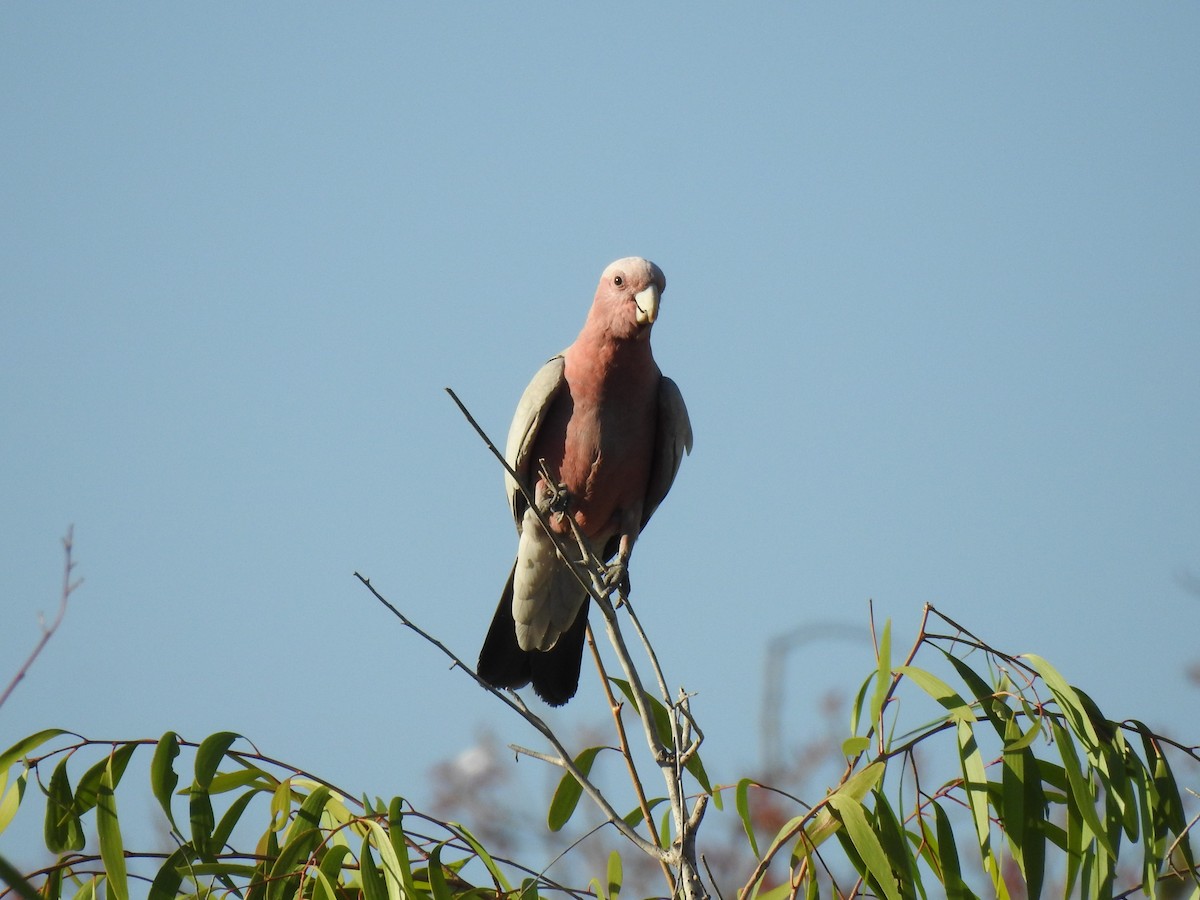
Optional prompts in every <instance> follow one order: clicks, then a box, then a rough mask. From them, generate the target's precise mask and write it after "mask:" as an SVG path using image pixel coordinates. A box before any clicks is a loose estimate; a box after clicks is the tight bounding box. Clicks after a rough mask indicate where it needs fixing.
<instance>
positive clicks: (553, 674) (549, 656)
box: [529, 599, 591, 706]
mask: <svg viewBox="0 0 1200 900" xmlns="http://www.w3.org/2000/svg"><path fill="white" fill-rule="evenodd" d="M590 605H591V603H590V602H589V601H588V600H586V599H585V600H584V601H583V603H582V604H580V607H579V612H577V613H576V614H575V621H574V622H572V623H571V627H570V628H568V629H567V630H566V631H564V632H563V633H562V635H561V636H560V637H559V639H558V641H557V642H556V643H555V644H554V646H553V647H551V648H550V649H549V650H547V651H546V652H545V653H530V654H529V665H530V673H531V676H532V681H533V689H534V690H535V691H536V692H537V695H538V696H539V697H541V698H542V699H543V700H545V701H546V702H547V703H549V704H550V705H551V706H562V705H563V704H564V703H566V702H567V701H568V700H570V699H571V698H572V697H574V696H575V692H576V691H577V690H579V667H580V665H581V664H582V663H583V639H584V637H585V636H586V635H587V619H588V607H589V606H590Z"/></svg>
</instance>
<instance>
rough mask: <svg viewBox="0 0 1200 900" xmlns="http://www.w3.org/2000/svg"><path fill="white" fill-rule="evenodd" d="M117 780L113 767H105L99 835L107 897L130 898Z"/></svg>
mask: <svg viewBox="0 0 1200 900" xmlns="http://www.w3.org/2000/svg"><path fill="white" fill-rule="evenodd" d="M111 759H112V758H111V757H110V760H111ZM115 781H116V778H115V777H114V772H113V769H111V768H110V769H108V770H106V771H105V773H104V776H103V777H102V778H101V779H100V788H99V792H98V794H97V797H96V834H97V835H98V836H99V838H100V858H101V859H102V860H103V861H104V870H105V872H106V874H107V876H108V878H107V881H106V883H105V897H106V898H108V900H129V877H128V875H127V874H126V871H125V846H124V844H123V843H122V841H121V826H120V823H119V822H118V821H117V797H116V794H115V793H113V784H114V782H115Z"/></svg>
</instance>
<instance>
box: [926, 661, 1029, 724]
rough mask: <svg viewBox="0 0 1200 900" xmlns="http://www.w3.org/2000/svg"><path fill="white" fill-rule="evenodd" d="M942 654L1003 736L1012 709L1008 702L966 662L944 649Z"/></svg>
mask: <svg viewBox="0 0 1200 900" xmlns="http://www.w3.org/2000/svg"><path fill="white" fill-rule="evenodd" d="M942 654H943V655H944V656H945V657H946V659H947V660H949V662H950V665H952V666H954V670H955V671H956V672H958V677H959V678H961V679H962V680H963V682H964V683H965V684H966V685H967V687H968V688H970V689H971V693H972V694H973V695H974V697H975V699H976V700H977V701H978V702H979V708H980V711H981V712H982V713H983V715H984V717H985V718H986V719H987V720H988V721H989V722H990V723H991V725H992V727H993V728H995V729H996V734H998V735H1000V737H1001V738H1003V737H1004V729H1005V723H1007V722H1008V720H1009V719H1011V718H1012V716H1013V711H1012V710H1011V709H1009V707H1008V704H1006V703H1005V702H1004V700H1003V699H1002V698H1001V697H999V696H997V694H996V691H995V689H993V688H992V687H991V686H989V685H988V683H987V682H986V681H984V680H983V679H982V678H981V677H980V676H979V675H978V673H976V672H975V670H974V669H972V668H971V667H970V666H969V665H967V664H966V662H964V661H963V660H961V659H959V658H958V657H957V656H954V655H953V654H952V653H948V652H946V651H945V650H943V651H942Z"/></svg>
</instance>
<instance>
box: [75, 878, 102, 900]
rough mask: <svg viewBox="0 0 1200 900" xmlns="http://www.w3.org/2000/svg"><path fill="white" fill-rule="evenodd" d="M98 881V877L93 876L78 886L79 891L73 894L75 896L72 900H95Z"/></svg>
mask: <svg viewBox="0 0 1200 900" xmlns="http://www.w3.org/2000/svg"><path fill="white" fill-rule="evenodd" d="M99 881H100V878H99V876H93V877H92V878H90V879H88V880H87V881H85V882H84V883H83V884H81V885H80V886H79V890H77V891H76V892H75V896H74V898H72V900H96V898H97V896H98V894H97V892H96V885H97V884H98V883H99Z"/></svg>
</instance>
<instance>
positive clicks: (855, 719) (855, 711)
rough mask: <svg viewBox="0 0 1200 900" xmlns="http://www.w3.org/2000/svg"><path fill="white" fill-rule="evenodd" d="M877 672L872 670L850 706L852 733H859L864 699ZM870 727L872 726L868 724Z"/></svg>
mask: <svg viewBox="0 0 1200 900" xmlns="http://www.w3.org/2000/svg"><path fill="white" fill-rule="evenodd" d="M877 675H878V673H877V672H872V673H871V674H870V675H868V676H867V677H866V680H864V681H863V683H862V684H861V685H860V686H859V688H858V693H857V694H855V695H854V703H853V704H852V705H851V707H850V734H852V735H855V736H857V735H858V726H859V723H860V721H861V719H862V709H863V701H865V700H866V698H867V690H868V689H869V688H870V687H871V685H872V684H874V683H875V678H876V676H877ZM868 727H870V726H869V725H868Z"/></svg>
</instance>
